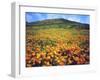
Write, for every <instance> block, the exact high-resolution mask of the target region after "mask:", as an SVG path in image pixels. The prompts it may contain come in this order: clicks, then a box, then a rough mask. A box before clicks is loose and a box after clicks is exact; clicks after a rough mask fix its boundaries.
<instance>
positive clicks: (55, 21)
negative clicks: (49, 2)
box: [26, 18, 89, 29]
mask: <svg viewBox="0 0 100 80" xmlns="http://www.w3.org/2000/svg"><path fill="white" fill-rule="evenodd" d="M43 25H44V26H45V25H46V26H47V25H59V26H61V27H70V28H73V27H74V28H85V29H89V24H85V23H80V22H75V21H70V20H67V19H63V18H59V19H46V20H41V21H35V22H30V23H29V22H26V26H27V27H29V26H43Z"/></svg>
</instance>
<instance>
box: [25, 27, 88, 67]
mask: <svg viewBox="0 0 100 80" xmlns="http://www.w3.org/2000/svg"><path fill="white" fill-rule="evenodd" d="M80 64H89V30H87V29H74V28H71V29H63V28H45V29H44V28H43V29H41V28H40V27H31V28H30V27H27V28H26V67H39V66H63V65H80Z"/></svg>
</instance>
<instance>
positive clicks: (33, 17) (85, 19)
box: [25, 12, 90, 24]
mask: <svg viewBox="0 0 100 80" xmlns="http://www.w3.org/2000/svg"><path fill="white" fill-rule="evenodd" d="M25 16H26V21H27V22H34V21H39V20H45V19H57V18H63V19H67V20H71V21H76V22H81V23H88V24H89V22H90V17H89V16H88V15H76V14H58V13H34V12H26V15H25Z"/></svg>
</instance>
